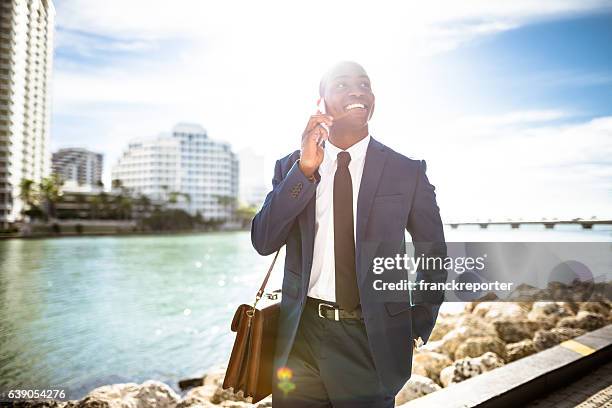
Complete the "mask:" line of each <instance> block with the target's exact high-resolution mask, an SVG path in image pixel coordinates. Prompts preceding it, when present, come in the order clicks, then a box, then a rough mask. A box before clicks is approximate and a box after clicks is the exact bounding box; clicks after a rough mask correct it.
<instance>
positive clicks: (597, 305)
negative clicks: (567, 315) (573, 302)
mask: <svg viewBox="0 0 612 408" xmlns="http://www.w3.org/2000/svg"><path fill="white" fill-rule="evenodd" d="M579 310H584V311H585V312H591V313H595V314H598V315H602V316H608V314H609V313H610V310H612V309H611V308H610V306H608V304H607V303H605V302H582V303H580V305H579Z"/></svg>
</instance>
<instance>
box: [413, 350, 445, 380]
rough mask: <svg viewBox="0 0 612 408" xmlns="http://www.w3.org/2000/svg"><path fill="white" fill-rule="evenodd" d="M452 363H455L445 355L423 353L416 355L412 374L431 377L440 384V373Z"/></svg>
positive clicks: (429, 352)
mask: <svg viewBox="0 0 612 408" xmlns="http://www.w3.org/2000/svg"><path fill="white" fill-rule="evenodd" d="M452 363H453V361H452V360H451V359H450V358H449V357H448V356H446V355H444V354H441V353H435V352H431V351H421V352H419V353H416V354H415V355H414V358H413V360H412V372H413V373H414V374H417V375H421V376H423V377H429V378H431V379H432V380H433V381H435V382H437V383H440V371H442V369H443V368H444V367H446V366H449V365H451V364H452Z"/></svg>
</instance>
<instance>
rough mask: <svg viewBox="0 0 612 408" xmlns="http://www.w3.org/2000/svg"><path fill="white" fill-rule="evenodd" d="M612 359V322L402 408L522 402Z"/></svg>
mask: <svg viewBox="0 0 612 408" xmlns="http://www.w3.org/2000/svg"><path fill="white" fill-rule="evenodd" d="M611 359H612V325H608V326H606V327H603V328H601V329H598V330H595V331H592V332H589V333H586V334H585V335H583V336H580V337H576V338H575V339H573V340H568V341H567V342H563V343H561V344H560V345H558V346H555V347H552V348H550V349H547V350H544V351H541V352H539V353H537V354H533V355H531V356H528V357H524V358H522V359H520V360H517V361H513V362H512V363H509V364H506V365H505V366H503V367H500V368H497V369H495V370H493V371H489V372H487V373H484V374H481V375H479V376H477V377H474V378H470V379H468V380H465V381H463V382H460V383H457V384H453V385H451V386H449V387H447V388H444V389H442V390H440V391H436V392H434V393H431V394H429V395H426V396H424V397H421V398H418V399H416V400H412V401H410V402H408V403H406V404H403V405H401V406H400V407H401V408H425V407H428V408H431V407H444V408H455V407H457V408H459V407H461V408H468V407H481V408H496V407H509V406H521V404H524V403H526V402H528V401H531V400H533V399H535V398H538V397H539V396H541V395H543V394H546V393H548V392H550V391H552V390H554V389H555V388H558V387H561V386H563V385H565V384H568V383H571V382H572V381H574V380H576V378H578V377H579V376H581V375H584V374H585V373H586V372H588V371H589V370H590V369H592V368H594V367H597V366H599V365H601V364H604V363H606V362H609V361H610V360H611Z"/></svg>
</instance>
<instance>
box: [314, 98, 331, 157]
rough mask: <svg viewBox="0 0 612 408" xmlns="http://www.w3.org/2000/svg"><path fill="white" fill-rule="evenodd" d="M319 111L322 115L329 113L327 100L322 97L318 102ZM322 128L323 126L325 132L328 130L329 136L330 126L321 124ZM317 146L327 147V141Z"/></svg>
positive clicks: (322, 141)
mask: <svg viewBox="0 0 612 408" xmlns="http://www.w3.org/2000/svg"><path fill="white" fill-rule="evenodd" d="M317 110H318V111H319V113H322V114H326V113H327V111H326V110H325V99H323V97H320V98H319V99H318V100H317ZM321 126H323V128H325V130H327V134H328V135H329V126H327V125H326V124H325V123H321ZM317 144H318V145H319V146H325V140H320V141H319V142H318V143H317Z"/></svg>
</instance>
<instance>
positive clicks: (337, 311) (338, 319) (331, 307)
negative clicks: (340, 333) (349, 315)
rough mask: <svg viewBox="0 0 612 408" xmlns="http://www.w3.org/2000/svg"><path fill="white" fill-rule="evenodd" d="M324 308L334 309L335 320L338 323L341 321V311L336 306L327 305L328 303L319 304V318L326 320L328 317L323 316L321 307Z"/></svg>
mask: <svg viewBox="0 0 612 408" xmlns="http://www.w3.org/2000/svg"><path fill="white" fill-rule="evenodd" d="M323 306H327V307H329V308H330V309H332V310H333V311H334V320H335V321H337V322H339V321H340V312H339V310H338V309H337V308H336V307H335V306H334V305H330V304H327V303H319V307H318V309H319V317H322V318H324V319H326V317H325V316H323V315H322V314H321V307H323Z"/></svg>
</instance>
